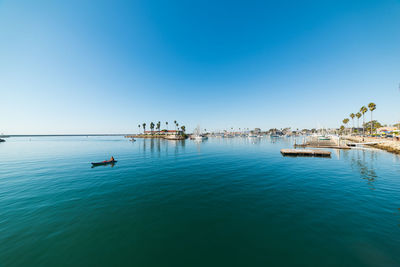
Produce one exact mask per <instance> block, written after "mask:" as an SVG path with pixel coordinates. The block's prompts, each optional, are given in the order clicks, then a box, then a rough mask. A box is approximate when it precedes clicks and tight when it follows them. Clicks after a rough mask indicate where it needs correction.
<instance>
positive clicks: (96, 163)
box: [92, 160, 117, 166]
mask: <svg viewBox="0 0 400 267" xmlns="http://www.w3.org/2000/svg"><path fill="white" fill-rule="evenodd" d="M116 162H117V161H116V160H105V161H101V162H92V165H93V166H100V165H107V164H114V163H116Z"/></svg>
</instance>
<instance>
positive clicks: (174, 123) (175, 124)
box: [174, 120, 176, 130]
mask: <svg viewBox="0 0 400 267" xmlns="http://www.w3.org/2000/svg"><path fill="white" fill-rule="evenodd" d="M174 124H175V130H176V120H175V121H174Z"/></svg>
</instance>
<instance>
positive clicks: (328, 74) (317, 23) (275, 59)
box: [0, 0, 400, 134]
mask: <svg viewBox="0 0 400 267" xmlns="http://www.w3.org/2000/svg"><path fill="white" fill-rule="evenodd" d="M399 83H400V1H398V0H376V1H368V0H363V1H362V0H360V1H350V0H347V1H340V0H339V1H338V0H336V1H320V0H316V1H173V0H168V1H99V0H96V1H81V0H68V1H50V0H48V1H41V0H35V1H31V0H25V1H23V0H21V1H18V0H17V1H15V0H13V1H7V0H6V1H1V0H0V93H1V94H0V133H1V132H4V133H9V134H44V133H129V132H135V131H137V130H138V129H137V125H138V123H142V122H147V124H148V125H149V123H150V122H151V121H154V122H157V121H158V120H160V121H162V122H165V121H169V122H172V121H173V120H177V121H178V122H179V123H180V124H181V125H186V127H187V128H188V129H189V130H191V129H193V128H194V127H195V126H196V125H197V124H200V125H201V126H202V127H203V128H207V129H224V128H230V127H236V128H238V127H241V128H243V127H249V128H254V127H260V128H262V129H269V128H272V127H278V128H281V127H286V126H292V127H293V128H313V127H338V126H340V124H339V123H340V122H341V120H342V119H343V118H345V117H346V116H348V114H349V113H351V112H357V111H358V110H359V108H360V107H361V106H362V105H365V104H368V102H370V101H374V102H375V103H376V104H377V110H376V112H375V118H377V119H378V120H379V121H382V122H383V123H387V124H391V123H393V122H395V121H399V120H400V91H399V89H398V87H399ZM171 124H172V123H171Z"/></svg>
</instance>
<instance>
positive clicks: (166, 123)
mask: <svg viewBox="0 0 400 267" xmlns="http://www.w3.org/2000/svg"><path fill="white" fill-rule="evenodd" d="M165 125H167V131H168V121H166V122H165Z"/></svg>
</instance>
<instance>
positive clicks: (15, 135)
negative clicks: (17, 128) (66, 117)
mask: <svg viewBox="0 0 400 267" xmlns="http://www.w3.org/2000/svg"><path fill="white" fill-rule="evenodd" d="M126 135H127V134H7V135H4V138H6V137H58V136H59V137H62V136H126ZM0 137H1V136H0Z"/></svg>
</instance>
